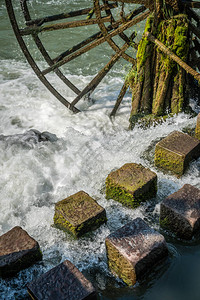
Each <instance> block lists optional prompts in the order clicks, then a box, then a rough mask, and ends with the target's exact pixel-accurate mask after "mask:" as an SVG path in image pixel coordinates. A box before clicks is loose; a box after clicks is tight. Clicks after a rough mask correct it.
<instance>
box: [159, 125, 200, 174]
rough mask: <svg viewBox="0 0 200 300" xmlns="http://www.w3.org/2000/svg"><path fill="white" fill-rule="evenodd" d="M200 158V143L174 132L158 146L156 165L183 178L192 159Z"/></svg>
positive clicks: (183, 134)
mask: <svg viewBox="0 0 200 300" xmlns="http://www.w3.org/2000/svg"><path fill="white" fill-rule="evenodd" d="M199 156H200V142H199V141H198V139H196V138H193V137H191V136H189V135H187V134H185V133H182V132H179V131H174V132H172V133H171V134H169V135H168V136H167V137H166V138H164V139H162V140H161V141H160V142H158V143H157V144H156V149H155V160H154V161H155V165H156V166H158V167H160V168H162V169H164V170H168V171H171V172H172V173H173V174H175V175H178V176H181V175H183V173H184V172H185V170H186V168H187V167H188V165H189V163H190V162H191V160H192V159H197V158H198V157H199Z"/></svg>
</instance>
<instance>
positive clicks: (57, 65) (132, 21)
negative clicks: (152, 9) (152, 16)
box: [42, 12, 149, 75]
mask: <svg viewBox="0 0 200 300" xmlns="http://www.w3.org/2000/svg"><path fill="white" fill-rule="evenodd" d="M148 15H149V12H144V13H143V14H141V15H140V16H138V17H136V18H134V19H133V20H130V21H128V22H127V23H125V24H123V25H121V26H120V27H119V28H117V29H115V30H113V31H112V32H111V33H109V34H108V36H109V38H112V37H114V36H116V35H118V34H119V33H120V32H123V31H124V30H126V29H128V28H130V27H131V26H133V25H135V24H137V23H139V22H141V21H142V20H144V19H145V18H146V17H147V16H148ZM104 42H106V38H105V37H102V38H99V39H97V40H96V41H94V42H92V43H91V44H90V45H87V46H85V47H83V48H81V49H80V50H79V51H77V52H75V53H72V54H71V55H69V56H68V57H66V58H64V59H62V60H60V61H59V62H57V63H55V64H54V65H52V66H51V67H49V68H47V69H45V70H43V72H42V74H43V75H46V74H48V73H49V72H51V71H53V70H54V69H56V68H58V67H60V66H62V65H64V64H66V63H68V62H70V61H71V60H73V59H75V58H77V57H78V56H80V55H82V54H84V53H86V52H87V51H89V50H91V49H93V48H95V47H96V46H99V45H101V44H102V43H104ZM132 61H134V59H132Z"/></svg>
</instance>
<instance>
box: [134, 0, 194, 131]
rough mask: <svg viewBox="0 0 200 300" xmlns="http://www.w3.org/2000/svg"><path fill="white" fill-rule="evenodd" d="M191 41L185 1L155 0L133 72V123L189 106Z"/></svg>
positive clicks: (175, 112) (178, 110)
mask: <svg viewBox="0 0 200 300" xmlns="http://www.w3.org/2000/svg"><path fill="white" fill-rule="evenodd" d="M148 2H149V1H147V7H148ZM151 10H152V7H151ZM152 37H153V38H152ZM152 41H153V42H152ZM156 41H157V44H156ZM190 43H191V40H190V34H189V19H188V16H187V14H186V11H185V8H184V6H182V2H181V1H179V0H155V1H154V7H153V10H152V12H151V15H150V16H149V17H148V19H147V21H146V26H145V31H144V35H143V38H142V39H141V41H140V43H139V46H138V51H137V65H136V66H134V67H133V69H132V70H131V76H129V78H130V80H129V84H130V88H131V90H132V110H131V117H130V124H131V127H134V125H135V123H136V122H137V120H138V119H141V118H144V119H145V120H147V121H148V120H149V121H151V120H152V119H156V118H159V117H160V116H164V115H167V114H169V113H172V114H177V113H179V112H181V111H183V110H184V109H185V108H187V106H188V98H189V94H188V89H187V84H186V82H187V73H188V71H189V72H190V71H191V70H188V69H187V68H188V65H187V64H186V63H187V61H188V56H189V55H188V53H189V47H190ZM159 45H161V46H160V47H159ZM168 52H171V54H172V55H170V53H168ZM173 56H174V57H175V60H174V57H173ZM184 63H185V65H186V66H185V65H184ZM180 65H181V67H180ZM192 71H193V70H192ZM196 73H197V72H196ZM196 73H195V71H194V77H195V76H196V77H195V78H196V79H197V80H198V73H197V74H196ZM199 79H200V78H199Z"/></svg>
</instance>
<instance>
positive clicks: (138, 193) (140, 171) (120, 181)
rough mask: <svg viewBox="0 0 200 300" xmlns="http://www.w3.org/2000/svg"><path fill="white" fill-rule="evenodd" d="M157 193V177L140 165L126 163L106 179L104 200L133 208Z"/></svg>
mask: <svg viewBox="0 0 200 300" xmlns="http://www.w3.org/2000/svg"><path fill="white" fill-rule="evenodd" d="M156 192H157V175H156V174H155V173H154V172H152V171H151V170H150V169H147V168H145V167H143V166H142V165H141V164H136V163H127V164H125V165H123V166H122V167H121V168H119V169H118V170H116V171H113V172H111V173H110V174H109V175H108V177H107V179H106V198H107V199H114V200H116V201H119V202H121V203H122V204H123V205H126V206H129V207H132V208H135V207H137V206H139V205H140V203H141V202H142V201H146V200H148V199H150V198H153V197H154V196H155V195H156Z"/></svg>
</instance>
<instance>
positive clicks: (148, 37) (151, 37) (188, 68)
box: [146, 32, 200, 81]
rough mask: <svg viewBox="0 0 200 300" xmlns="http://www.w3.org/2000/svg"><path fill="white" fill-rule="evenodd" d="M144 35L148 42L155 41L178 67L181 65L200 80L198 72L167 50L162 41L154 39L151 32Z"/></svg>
mask: <svg viewBox="0 0 200 300" xmlns="http://www.w3.org/2000/svg"><path fill="white" fill-rule="evenodd" d="M146 37H147V39H148V40H149V41H150V42H153V43H155V44H156V45H157V46H158V47H159V49H160V50H161V51H163V52H164V53H165V54H167V55H168V56H169V57H170V58H171V59H173V60H174V61H175V62H176V63H177V64H179V66H180V67H182V68H183V69H184V70H185V71H186V72H187V73H190V74H191V75H192V76H193V77H194V78H195V79H196V80H198V81H200V73H198V72H197V71H195V70H194V69H192V68H191V67H190V66H188V64H186V63H185V62H184V61H182V59H180V58H179V57H178V56H177V55H175V54H174V53H173V52H172V51H170V50H169V48H167V47H166V46H165V45H164V44H163V43H161V42H160V41H159V40H158V39H156V38H155V37H154V36H153V35H152V34H151V33H148V32H147V33H146Z"/></svg>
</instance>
